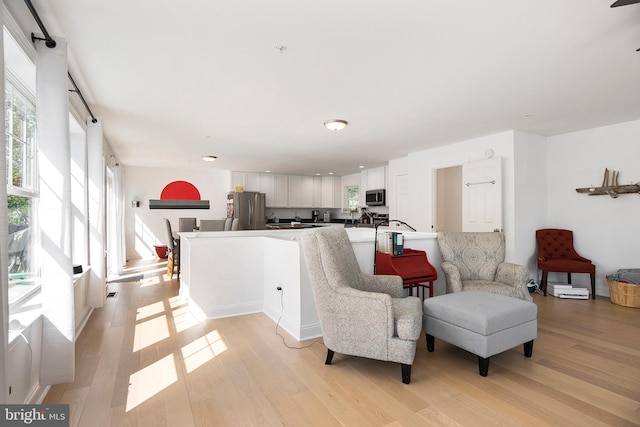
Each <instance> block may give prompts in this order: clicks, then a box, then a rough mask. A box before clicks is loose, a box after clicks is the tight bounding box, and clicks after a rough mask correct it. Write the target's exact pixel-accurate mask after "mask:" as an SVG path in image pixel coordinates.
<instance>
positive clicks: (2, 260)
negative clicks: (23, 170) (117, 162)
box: [0, 7, 9, 402]
mask: <svg viewBox="0 0 640 427" xmlns="http://www.w3.org/2000/svg"><path fill="white" fill-rule="evenodd" d="M3 10H4V8H3V7H0V21H2V22H4V16H2V15H3ZM3 47H4V39H3V32H0V57H2V58H3V67H2V69H0V90H1V91H2V92H1V93H4V49H3ZM0 122H2V126H3V128H4V123H5V122H4V108H3V109H2V112H0ZM3 134H4V131H3ZM0 200H2V202H1V203H0V254H7V253H8V252H9V250H8V248H7V246H8V244H9V237H8V236H7V233H8V232H9V231H8V229H9V226H8V220H7V156H0ZM7 262H8V259H7V257H6V256H4V255H3V256H0V318H1V320H0V325H2V333H0V340H1V342H0V402H7V401H8V390H9V387H8V384H7V378H8V371H7V354H8V346H7V342H8V341H9V338H8V328H9V303H8V292H9V275H8V266H7Z"/></svg>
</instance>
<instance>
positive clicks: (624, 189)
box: [576, 168, 640, 199]
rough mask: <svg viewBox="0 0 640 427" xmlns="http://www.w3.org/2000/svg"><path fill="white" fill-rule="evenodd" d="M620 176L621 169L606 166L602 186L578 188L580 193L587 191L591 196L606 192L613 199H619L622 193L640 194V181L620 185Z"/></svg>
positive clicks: (601, 194) (602, 194)
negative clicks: (615, 169)
mask: <svg viewBox="0 0 640 427" xmlns="http://www.w3.org/2000/svg"><path fill="white" fill-rule="evenodd" d="M619 177H620V172H619V171H614V170H609V169H607V168H605V170H604V176H603V178H602V186H600V187H594V186H591V187H586V188H576V191H577V192H578V193H586V194H588V195H590V196H604V195H605V194H606V195H608V196H610V197H611V198H612V199H617V198H618V196H620V195H621V194H633V193H637V194H640V182H637V183H635V184H629V185H619V184H618V179H619Z"/></svg>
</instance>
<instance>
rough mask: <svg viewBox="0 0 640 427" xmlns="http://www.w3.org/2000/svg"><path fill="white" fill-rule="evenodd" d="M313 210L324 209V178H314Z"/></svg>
mask: <svg viewBox="0 0 640 427" xmlns="http://www.w3.org/2000/svg"><path fill="white" fill-rule="evenodd" d="M311 205H312V206H311V207H313V208H320V207H322V177H321V176H314V177H313V203H312V204H311Z"/></svg>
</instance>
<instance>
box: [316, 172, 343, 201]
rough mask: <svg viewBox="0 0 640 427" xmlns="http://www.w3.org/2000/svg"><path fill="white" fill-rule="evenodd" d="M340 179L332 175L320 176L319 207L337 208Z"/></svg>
mask: <svg viewBox="0 0 640 427" xmlns="http://www.w3.org/2000/svg"><path fill="white" fill-rule="evenodd" d="M340 183H341V180H340V178H336V177H333V176H323V177H322V206H320V207H321V208H339V207H340V205H341V203H340V196H341V195H342V193H341V188H340Z"/></svg>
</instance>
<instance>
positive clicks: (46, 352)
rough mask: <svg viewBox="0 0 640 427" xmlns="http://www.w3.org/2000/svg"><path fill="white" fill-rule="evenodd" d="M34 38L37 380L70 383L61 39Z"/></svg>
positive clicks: (67, 150) (67, 168)
mask: <svg viewBox="0 0 640 427" xmlns="http://www.w3.org/2000/svg"><path fill="white" fill-rule="evenodd" d="M55 40H56V43H57V46H56V47H55V48H48V47H47V46H46V45H45V43H44V42H36V93H37V101H36V110H37V129H38V147H39V155H38V160H39V169H40V216H39V217H40V225H41V231H42V248H43V254H42V270H41V271H42V311H43V330H42V363H41V365H40V384H41V385H51V384H61V383H67V382H71V381H73V378H74V365H75V351H74V337H75V320H74V298H73V267H72V265H73V264H72V260H71V224H72V222H71V143H70V136H69V91H68V84H69V83H68V68H67V43H66V40H64V39H62V38H55Z"/></svg>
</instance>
